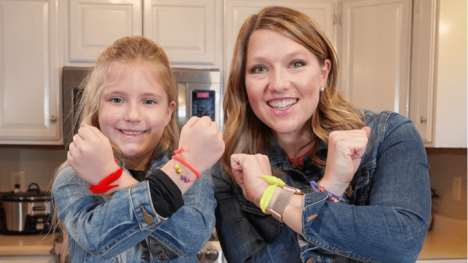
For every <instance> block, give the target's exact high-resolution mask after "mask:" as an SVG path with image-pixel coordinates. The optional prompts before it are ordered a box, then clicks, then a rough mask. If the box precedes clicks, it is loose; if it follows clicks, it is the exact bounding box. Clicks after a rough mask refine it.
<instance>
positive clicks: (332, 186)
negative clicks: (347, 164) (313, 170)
mask: <svg viewBox="0 0 468 263" xmlns="http://www.w3.org/2000/svg"><path fill="white" fill-rule="evenodd" d="M348 185H349V182H341V181H338V180H333V179H331V178H330V176H328V175H327V174H326V173H325V175H324V176H323V178H322V179H320V186H322V187H324V188H325V189H327V190H328V191H330V192H332V193H333V194H335V195H338V196H341V195H343V193H344V192H345V191H346V188H348Z"/></svg>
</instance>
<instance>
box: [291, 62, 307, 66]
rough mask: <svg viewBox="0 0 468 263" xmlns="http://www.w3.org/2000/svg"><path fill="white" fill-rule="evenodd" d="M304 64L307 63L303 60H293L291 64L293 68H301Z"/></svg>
mask: <svg viewBox="0 0 468 263" xmlns="http://www.w3.org/2000/svg"><path fill="white" fill-rule="evenodd" d="M304 65H305V63H304V62H302V61H293V62H292V63H291V66H292V67H293V68H299V67H302V66H304Z"/></svg>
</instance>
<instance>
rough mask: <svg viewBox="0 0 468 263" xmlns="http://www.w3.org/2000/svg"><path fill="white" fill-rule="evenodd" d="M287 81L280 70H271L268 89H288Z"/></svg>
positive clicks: (284, 74) (276, 90)
mask: <svg viewBox="0 0 468 263" xmlns="http://www.w3.org/2000/svg"><path fill="white" fill-rule="evenodd" d="M288 85H289V81H288V79H287V76H286V73H285V72H283V71H282V70H278V69H277V70H272V71H271V74H270V89H271V91H273V92H283V91H285V90H287V89H288Z"/></svg>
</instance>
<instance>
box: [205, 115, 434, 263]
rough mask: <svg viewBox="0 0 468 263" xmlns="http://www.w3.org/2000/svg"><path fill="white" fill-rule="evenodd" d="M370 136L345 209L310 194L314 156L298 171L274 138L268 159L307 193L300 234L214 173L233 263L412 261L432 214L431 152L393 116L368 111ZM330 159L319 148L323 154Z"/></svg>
mask: <svg viewBox="0 0 468 263" xmlns="http://www.w3.org/2000/svg"><path fill="white" fill-rule="evenodd" d="M365 113H366V121H365V124H366V126H369V127H370V128H371V129H372V131H371V135H370V137H369V141H368V145H367V148H366V152H365V154H364V156H363V157H362V160H361V164H360V166H359V168H358V170H357V172H356V174H355V175H354V177H353V180H352V181H351V184H350V185H351V188H352V190H348V193H347V201H346V203H335V202H333V201H331V200H330V199H329V197H328V195H327V194H326V193H313V191H312V188H311V186H310V183H309V182H310V181H318V180H319V179H320V178H322V177H323V174H324V169H322V168H319V167H316V166H313V165H312V164H311V160H310V156H308V157H306V158H305V159H304V166H303V169H302V170H299V169H297V168H295V167H294V166H293V165H292V164H291V163H290V162H289V161H288V160H287V158H285V156H284V155H283V153H282V151H281V149H280V148H279V146H278V145H277V143H276V142H275V141H274V139H273V146H272V149H271V150H270V153H269V159H270V162H271V165H272V167H273V168H276V169H279V170H281V171H283V172H284V173H285V174H286V177H285V178H284V179H285V181H286V183H287V184H288V185H291V186H293V187H296V188H299V189H301V190H303V191H304V192H305V193H306V194H305V195H304V197H303V213H302V222H303V224H302V232H303V235H302V236H301V235H299V234H297V233H296V232H294V231H292V230H291V229H290V228H289V227H288V226H287V225H285V224H282V223H280V222H279V221H277V220H275V219H274V218H273V217H272V216H270V215H267V214H264V213H262V211H261V210H260V209H259V208H258V207H257V206H255V205H254V204H253V203H251V202H249V201H247V200H246V199H245V198H244V196H243V194H242V190H241V188H240V187H239V186H237V185H234V184H233V182H232V181H231V180H230V179H229V178H227V177H226V175H225V174H223V172H222V170H221V167H220V164H219V163H217V164H216V165H215V167H214V168H213V169H212V177H213V183H214V184H215V197H216V199H217V201H218V207H217V208H216V220H217V223H216V229H217V233H218V236H219V238H220V241H221V245H222V248H223V252H224V255H225V256H226V258H227V259H228V261H229V262H314V263H317V262H335V263H336V262H398V263H401V262H415V261H416V260H417V257H418V255H419V252H420V251H421V248H422V245H423V243H424V239H425V236H426V232H427V227H428V223H429V218H430V211H431V197H430V183H429V175H428V169H429V165H428V164H427V158H426V152H425V149H424V145H423V142H422V140H421V138H420V135H419V133H418V131H417V130H416V129H415V127H414V125H413V123H412V122H411V121H410V120H408V119H406V118H404V117H402V116H400V115H398V114H396V113H392V112H382V113H380V114H375V113H373V112H369V111H366V112H365ZM317 154H319V155H320V156H322V157H323V158H326V156H327V148H326V145H325V143H323V142H322V144H321V145H320V147H319V149H318V153H317Z"/></svg>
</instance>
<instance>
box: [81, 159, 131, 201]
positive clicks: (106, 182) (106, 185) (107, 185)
mask: <svg viewBox="0 0 468 263" xmlns="http://www.w3.org/2000/svg"><path fill="white" fill-rule="evenodd" d="M114 161H115V162H116V163H118V161H117V159H115V158H114ZM122 172H123V167H120V168H119V169H117V171H115V172H113V173H110V174H109V175H108V176H106V177H104V179H102V180H101V181H99V183H98V184H96V185H91V186H90V187H89V191H91V193H93V194H103V193H105V192H107V191H109V190H110V189H112V188H114V187H117V186H119V185H118V184H114V185H111V183H113V182H115V181H117V180H118V179H119V178H120V177H121V176H122Z"/></svg>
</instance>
